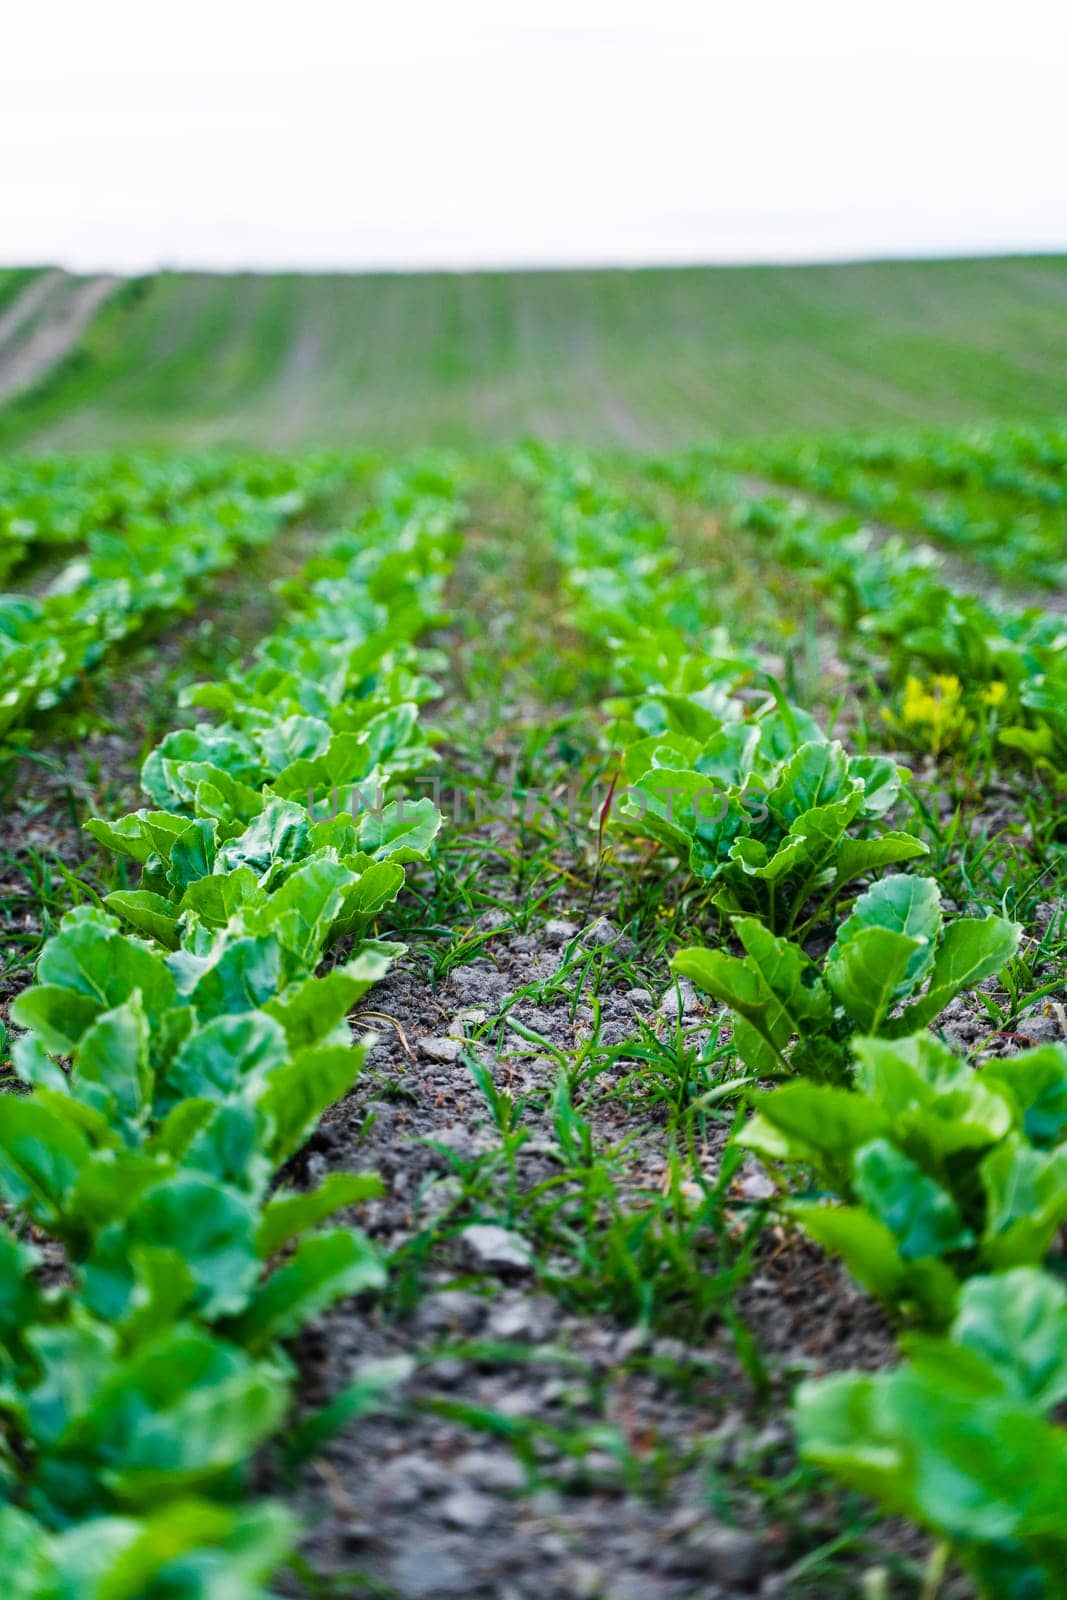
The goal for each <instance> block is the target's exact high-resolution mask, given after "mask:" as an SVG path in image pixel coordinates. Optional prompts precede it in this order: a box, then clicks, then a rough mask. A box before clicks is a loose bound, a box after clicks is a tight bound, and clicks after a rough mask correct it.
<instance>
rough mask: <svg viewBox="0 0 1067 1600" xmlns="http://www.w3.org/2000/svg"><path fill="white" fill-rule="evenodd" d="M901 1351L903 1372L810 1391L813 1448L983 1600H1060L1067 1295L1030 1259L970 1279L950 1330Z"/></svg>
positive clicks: (854, 1376)
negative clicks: (924, 1541)
mask: <svg viewBox="0 0 1067 1600" xmlns="http://www.w3.org/2000/svg"><path fill="white" fill-rule="evenodd" d="M903 1345H904V1351H905V1354H906V1356H907V1358H908V1359H907V1360H906V1361H905V1362H904V1363H903V1364H902V1365H901V1366H900V1367H898V1368H896V1370H895V1371H892V1372H880V1373H876V1374H874V1375H873V1376H871V1375H868V1374H860V1373H843V1374H841V1375H840V1376H837V1377H833V1378H827V1379H825V1380H824V1381H822V1382H816V1383H811V1382H809V1383H804V1384H802V1385H801V1386H800V1389H799V1391H798V1394H797V1400H796V1414H795V1420H796V1427H797V1437H798V1440H799V1443H800V1448H801V1451H802V1453H803V1454H804V1455H805V1456H807V1457H808V1458H809V1459H810V1460H813V1461H816V1462H818V1463H819V1464H820V1465H822V1466H824V1467H826V1468H828V1469H829V1471H831V1472H833V1473H834V1474H835V1476H837V1477H838V1478H841V1479H843V1480H844V1482H846V1483H848V1484H850V1485H851V1486H852V1487H853V1488H855V1489H858V1490H860V1491H861V1492H862V1493H863V1494H866V1495H870V1496H871V1497H872V1498H874V1499H877V1500H879V1501H880V1502H881V1503H882V1505H884V1506H885V1507H886V1509H887V1510H888V1511H890V1512H891V1513H893V1514H895V1515H898V1516H901V1515H902V1516H907V1517H910V1518H912V1520H913V1521H915V1522H918V1523H920V1524H921V1525H923V1526H924V1527H926V1528H928V1529H929V1530H930V1531H931V1532H932V1533H933V1534H934V1535H935V1536H936V1537H938V1538H939V1539H940V1540H942V1541H943V1544H942V1548H941V1561H940V1563H939V1565H940V1566H941V1567H942V1568H943V1566H944V1565H946V1564H947V1557H948V1555H949V1553H950V1552H951V1553H952V1554H954V1555H955V1556H956V1557H957V1559H958V1560H959V1562H960V1563H961V1565H962V1566H963V1567H964V1568H965V1570H966V1571H967V1572H968V1573H969V1575H970V1576H971V1577H972V1578H973V1579H974V1580H975V1582H976V1583H977V1584H978V1586H979V1588H980V1589H981V1592H982V1593H983V1594H985V1595H988V1596H990V1597H993V1596H996V1600H1062V1597H1063V1595H1064V1594H1065V1593H1067V1587H1065V1577H1064V1575H1065V1573H1067V1524H1065V1522H1064V1516H1063V1490H1064V1484H1065V1483H1067V1429H1064V1428H1063V1427H1062V1426H1059V1427H1058V1426H1056V1425H1055V1424H1054V1423H1053V1422H1051V1421H1049V1413H1050V1412H1051V1410H1052V1408H1053V1407H1054V1406H1056V1405H1057V1404H1062V1402H1063V1401H1064V1399H1067V1291H1065V1290H1064V1287H1063V1285H1062V1283H1060V1282H1058V1281H1057V1280H1056V1279H1055V1278H1053V1277H1051V1276H1049V1275H1048V1274H1046V1273H1043V1272H1039V1271H1037V1270H1035V1269H1034V1268H1031V1267H1021V1268H1017V1269H1016V1270H1014V1271H1009V1272H1002V1273H995V1274H992V1275H990V1276H987V1277H976V1278H972V1279H971V1281H970V1282H969V1283H967V1284H966V1285H965V1286H964V1288H963V1289H962V1290H961V1292H960V1296H959V1302H958V1307H957V1310H956V1314H955V1318H954V1320H953V1322H952V1325H951V1327H950V1329H949V1331H948V1333H947V1335H946V1336H945V1337H943V1338H931V1337H929V1336H928V1335H926V1336H918V1335H911V1336H909V1337H908V1338H906V1339H905V1340H904V1341H903ZM926 1592H929V1593H933V1589H932V1588H930V1589H928V1590H927V1591H926Z"/></svg>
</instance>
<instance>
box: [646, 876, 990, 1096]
mask: <svg viewBox="0 0 1067 1600" xmlns="http://www.w3.org/2000/svg"><path fill="white" fill-rule="evenodd" d="M733 927H734V931H735V933H736V934H737V936H738V938H739V939H740V941H741V943H742V945H743V946H744V949H745V952H746V953H745V955H744V956H743V957H738V956H731V955H727V954H725V953H724V952H723V951H720V950H707V949H704V948H702V947H699V946H694V947H692V948H690V949H687V950H680V951H679V952H678V954H677V955H676V956H675V957H674V960H673V962H672V966H673V969H674V971H675V972H676V973H677V974H678V975H679V976H680V977H684V978H689V979H691V980H692V982H693V983H694V984H696V986H697V988H698V989H701V990H703V991H704V993H706V994H710V995H712V996H713V997H714V998H715V999H716V1000H719V1001H721V1002H722V1003H723V1004H725V1005H728V1006H729V1007H730V1009H731V1010H732V1011H733V1013H734V1041H735V1044H736V1046H737V1052H738V1055H739V1056H740V1058H741V1060H742V1062H743V1063H744V1065H745V1066H746V1067H748V1068H749V1069H750V1071H752V1072H753V1073H754V1074H756V1075H757V1076H759V1077H779V1076H783V1075H793V1074H801V1075H803V1076H805V1077H808V1078H811V1079H814V1080H816V1081H819V1082H829V1083H840V1082H845V1081H847V1080H848V1077H849V1073H850V1066H849V1061H850V1052H849V1040H850V1039H851V1037H852V1035H853V1034H857V1033H860V1034H881V1035H882V1036H884V1037H887V1038H899V1037H901V1036H903V1035H904V1034H908V1033H912V1032H914V1031H915V1030H916V1029H918V1028H925V1027H926V1026H927V1025H928V1024H929V1023H931V1022H933V1021H934V1019H935V1018H936V1017H937V1016H938V1015H939V1013H940V1012H941V1011H943V1010H944V1008H945V1007H946V1006H947V1005H948V1003H949V1002H950V1001H951V1000H953V999H954V998H955V997H956V995H958V994H960V993H961V992H962V991H963V990H965V989H967V988H970V987H972V986H973V985H974V984H976V983H979V982H980V981H981V980H982V979H983V978H988V977H990V976H991V975H992V974H993V973H995V972H998V971H999V970H1000V968H1001V967H1003V966H1004V964H1005V963H1006V962H1007V961H1008V960H1009V959H1010V958H1011V957H1012V956H1013V955H1014V954H1015V952H1016V950H1017V948H1018V942H1019V932H1020V930H1019V926H1018V924H1017V923H1014V922H1009V921H1008V920H1007V919H1006V918H1004V917H956V918H954V919H953V920H952V921H951V922H949V923H948V925H947V926H946V925H945V923H944V918H943V914H942V910H941V895H940V891H939V889H938V887H937V884H936V883H935V882H934V881H933V879H932V878H918V877H909V876H905V875H904V874H900V873H895V874H891V875H890V876H889V877H886V878H882V879H881V880H880V881H879V882H878V883H876V884H875V885H874V887H873V888H871V889H869V890H868V891H867V893H866V894H863V895H861V896H860V898H859V899H858V900H857V901H856V904H855V908H854V910H853V913H852V915H851V916H850V917H849V918H848V919H847V920H846V921H845V922H844V923H843V924H842V925H841V927H840V929H839V930H838V933H837V937H836V938H835V940H834V942H833V944H832V945H831V946H830V949H829V951H828V952H827V954H826V956H825V957H824V958H823V959H822V961H821V963H816V962H815V961H813V960H812V959H811V957H809V956H808V955H807V954H806V953H805V951H804V950H803V949H802V948H801V946H800V945H799V944H797V943H794V942H792V941H790V940H788V939H784V938H780V937H778V936H777V935H775V934H774V933H772V932H770V930H769V929H768V928H767V927H766V926H765V925H764V924H763V923H762V922H760V921H758V920H757V919H756V918H754V917H735V918H734V920H733Z"/></svg>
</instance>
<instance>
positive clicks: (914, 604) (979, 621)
mask: <svg viewBox="0 0 1067 1600" xmlns="http://www.w3.org/2000/svg"><path fill="white" fill-rule="evenodd" d="M655 473H656V476H657V477H658V478H660V479H664V480H666V481H667V482H668V483H669V484H670V485H671V487H672V488H673V489H674V490H675V492H677V493H680V494H682V495H684V496H686V497H693V498H695V499H698V500H700V501H702V502H703V503H706V504H709V505H713V506H714V507H716V509H718V510H719V511H721V512H723V513H724V514H725V515H726V516H727V518H728V519H729V520H730V521H731V522H732V523H733V524H734V525H736V526H738V527H740V528H743V529H744V530H746V531H747V532H748V533H749V534H752V535H754V536H755V537H756V538H757V539H758V541H759V542H760V544H761V545H762V547H763V548H764V550H765V551H766V555H767V558H768V559H769V560H770V561H772V562H774V563H776V564H779V565H780V566H782V567H784V568H785V569H786V570H787V571H792V572H795V573H797V574H798V575H799V576H800V577H801V578H802V579H803V581H804V582H805V584H806V585H807V586H809V587H810V588H811V589H813V590H814V591H816V592H821V593H823V594H825V595H827V596H828V597H829V598H830V600H831V601H832V603H833V606H834V613H835V620H836V622H837V624H838V626H839V627H840V629H841V630H842V631H843V632H844V633H845V634H846V635H848V636H851V637H853V638H854V639H856V640H858V641H859V642H860V643H861V644H862V645H863V646H865V647H866V648H867V649H868V650H871V651H874V652H875V653H876V654H878V655H879V656H880V657H881V658H882V660H883V661H884V665H885V668H886V671H887V673H888V677H889V681H890V684H891V686H892V687H893V689H894V690H895V691H897V692H898V693H899V692H903V695H904V702H905V705H906V703H907V701H908V699H909V697H910V698H911V700H912V701H913V702H916V704H915V705H914V708H913V711H912V714H913V715H914V716H916V717H921V716H922V715H923V714H924V705H925V707H926V711H925V714H926V715H928V717H929V718H930V720H931V726H932V727H937V726H939V725H941V724H943V722H944V720H945V719H946V718H947V717H949V716H953V717H955V718H956V719H957V726H958V727H959V728H962V729H963V730H964V731H965V732H971V733H973V732H975V731H981V732H982V733H983V734H984V735H986V736H988V737H989V738H990V739H991V740H992V742H993V743H995V744H996V745H998V746H999V747H1000V748H1001V749H1002V750H1004V751H1011V752H1012V754H1013V756H1014V758H1015V759H1019V760H1021V761H1023V762H1024V763H1026V764H1027V765H1028V766H1030V767H1032V768H1033V769H1034V770H1035V771H1036V772H1037V773H1038V774H1039V775H1041V776H1042V777H1043V778H1044V779H1045V780H1046V781H1047V782H1049V783H1050V784H1051V785H1052V786H1053V788H1063V787H1064V786H1065V784H1067V620H1065V619H1064V618H1063V617H1062V616H1059V615H1057V614H1055V613H1052V612H1044V611H1039V610H1036V609H1032V608H1028V609H1024V610H1020V609H1017V608H1013V607H1010V606H1007V605H999V604H995V603H993V602H992V601H990V600H983V599H980V598H979V597H978V596H977V595H973V594H964V593H961V592H959V591H958V590H957V589H954V588H953V587H951V586H950V585H949V584H947V583H945V582H943V581H942V580H941V578H940V577H939V575H938V569H937V564H936V560H931V558H930V554H929V552H924V551H923V550H921V549H920V550H916V549H915V548H913V547H912V546H910V545H908V544H906V543H905V542H904V540H903V539H900V538H892V539H887V540H884V541H882V542H880V543H879V542H876V541H874V540H873V539H872V538H871V537H870V535H869V533H868V532H867V531H866V530H865V529H863V528H862V527H859V526H857V525H856V524H855V523H854V522H852V521H851V520H849V519H839V518H833V517H830V516H824V515H821V514H820V513H819V512H818V511H816V510H813V509H811V508H809V507H805V506H800V505H798V504H795V503H793V504H790V503H789V502H787V501H785V500H775V499H771V498H768V499H752V498H751V497H750V496H748V495H746V494H744V493H743V491H742V490H741V489H740V487H739V486H738V485H737V484H736V482H734V481H733V480H732V479H730V478H729V477H724V476H723V475H722V474H721V473H720V472H717V471H715V470H714V469H712V470H710V471H709V470H708V467H707V463H706V462H704V463H700V462H696V461H694V460H693V459H692V458H690V459H689V460H679V461H675V462H670V463H660V464H657V466H656V468H655ZM931 691H932V693H931ZM931 700H932V701H933V702H934V703H933V704H931V703H930V702H931ZM918 702H922V703H918Z"/></svg>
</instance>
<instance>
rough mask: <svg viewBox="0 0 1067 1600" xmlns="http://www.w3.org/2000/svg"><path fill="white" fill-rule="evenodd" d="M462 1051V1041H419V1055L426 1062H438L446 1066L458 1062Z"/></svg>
mask: <svg viewBox="0 0 1067 1600" xmlns="http://www.w3.org/2000/svg"><path fill="white" fill-rule="evenodd" d="M462 1051H463V1040H462V1039H433V1038H428V1039H420V1040H419V1054H420V1056H425V1057H426V1058H427V1060H428V1061H440V1062H443V1063H444V1064H446V1065H449V1064H451V1063H452V1062H453V1061H458V1060H459V1058H460V1055H461V1054H462Z"/></svg>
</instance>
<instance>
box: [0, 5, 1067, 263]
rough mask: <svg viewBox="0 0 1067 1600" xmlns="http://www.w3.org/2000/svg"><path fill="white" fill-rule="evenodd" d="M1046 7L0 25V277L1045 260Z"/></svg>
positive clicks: (52, 14)
mask: <svg viewBox="0 0 1067 1600" xmlns="http://www.w3.org/2000/svg"><path fill="white" fill-rule="evenodd" d="M1065 179H1067V6H1065V5H1064V3H1063V0H1013V3H1011V4H1006V3H997V4H991V3H989V0H727V3H722V0H703V3H700V0H692V3H690V0H655V3H654V4H644V5H632V4H629V3H628V0H532V3H531V0H510V3H509V0H496V3H495V4H493V3H484V0H438V3H436V4H430V3H424V0H408V3H403V0H401V3H392V4H391V3H390V0H374V3H371V4H367V3H364V0H288V3H286V4H284V5H277V4H274V3H272V0H255V3H245V0H181V3H179V4H169V5H161V4H154V5H153V4H151V3H150V0H136V3H135V0H76V3H72V0H53V3H49V0H36V4H34V5H33V6H31V5H30V4H29V3H27V0H6V4H5V5H4V7H3V12H2V20H0V261H2V262H8V263H10V262H25V261H33V262H36V261H42V260H49V261H57V262H60V263H62V264H64V265H68V266H75V267H80V268H84V269H95V268H104V267H118V268H122V269H127V270H136V269H143V268H148V267H154V266H158V265H175V266H178V265H180V266H210V267H235V266H257V267H283V266H292V267H305V268H312V267H334V268H359V267H374V266H386V267H404V266H478V265H497V264H509V265H531V266H532V265H547V264H558V263H592V262H660V261H730V260H735V261H736V260H752V259H762V260H768V259H786V260H788V259H798V258H800V259H811V258H820V257H835V256H857V255H859V256H865V255H907V254H944V253H968V252H981V251H996V250H1008V249H1011V250H1030V249H1035V250H1040V249H1067V181H1065Z"/></svg>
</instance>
